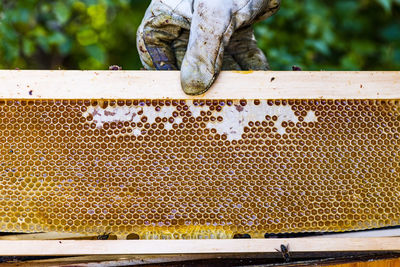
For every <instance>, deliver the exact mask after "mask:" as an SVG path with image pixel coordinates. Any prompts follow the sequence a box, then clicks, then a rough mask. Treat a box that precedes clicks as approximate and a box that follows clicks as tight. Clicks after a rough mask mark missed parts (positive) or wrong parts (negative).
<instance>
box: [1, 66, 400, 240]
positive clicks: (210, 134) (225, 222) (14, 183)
mask: <svg viewBox="0 0 400 267" xmlns="http://www.w3.org/2000/svg"><path fill="white" fill-rule="evenodd" d="M399 86H400V72H222V73H221V75H220V77H219V79H218V80H217V81H216V83H215V85H214V87H213V89H212V90H211V91H210V92H209V93H207V94H206V95H202V96H198V97H195V98H192V97H188V96H185V95H184V94H183V93H182V92H181V90H180V83H179V72H151V71H146V72H142V71H134V72H131V71H118V72H102V71H90V72H88V71H4V70H0V120H1V123H0V149H1V153H0V155H1V159H0V191H1V194H0V204H1V205H0V228H1V231H8V232H9V231H14V232H21V231H23V232H37V231H59V232H60V231H63V232H79V233H88V234H93V233H95V234H103V233H104V232H111V233H112V234H115V235H118V237H119V238H124V237H127V236H128V239H129V237H130V238H132V237H133V238H140V239H203V238H231V237H233V236H234V235H235V234H244V233H246V234H250V235H251V237H263V236H264V233H296V232H315V231H338V232H340V231H347V230H360V229H369V228H377V227H385V226H391V225H398V224H399V217H400V215H399V211H398V207H399V206H400V205H398V204H399V203H398V201H399V190H400V189H399V178H398V175H399V164H398V163H399V152H398V151H399V150H398V146H399V122H400V116H399V109H398V107H399V99H400V91H399V90H398V88H399ZM143 88H145V89H146V90H143ZM94 96H95V97H94ZM227 97H229V99H228V98H227ZM150 146H151V147H150ZM154 149H156V150H154ZM159 152H163V153H159ZM161 154H162V155H161ZM168 157H169V158H168ZM165 168H166V169H165ZM161 174H162V175H161ZM328 177H334V178H336V179H331V178H328ZM179 179H181V180H179ZM179 181H181V183H179ZM161 195H162V197H163V198H160V196H161ZM157 198H158V199H157ZM305 198H306V199H308V200H309V201H311V202H309V203H308V204H309V205H308V206H307V205H304V203H303V202H304V201H303V202H301V201H302V200H304V199H305ZM336 198H337V199H336ZM233 200H235V201H237V202H234V201H233ZM249 200H250V201H249ZM190 201H193V202H190ZM310 203H311V204H310ZM182 205H183V206H182ZM312 208H313V209H312ZM188 211H189V212H188ZM135 212H136V213H135ZM185 212H186V213H185ZM273 213H274V214H273ZM271 215H273V216H271ZM188 218H190V220H189V219H188Z"/></svg>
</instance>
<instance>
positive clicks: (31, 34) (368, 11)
mask: <svg viewBox="0 0 400 267" xmlns="http://www.w3.org/2000/svg"><path fill="white" fill-rule="evenodd" d="M149 2H150V1H144V0H80V1H78V0H52V1H51V0H18V1H16V0H0V68H16V67H18V68H21V69H25V68H28V69H58V68H61V69H107V68H108V66H109V65H112V64H118V65H120V66H122V67H123V68H124V69H139V68H140V67H141V64H140V61H139V58H138V55H137V51H136V41H135V38H136V37H135V34H136V30H137V27H138V25H139V24H140V21H141V19H142V17H143V14H144V11H145V9H146V7H147V5H148V4H149ZM256 35H257V39H258V42H259V45H260V47H261V48H262V49H263V50H264V51H265V52H266V54H267V56H268V58H269V61H270V64H271V66H272V68H273V69H275V70H287V69H289V68H290V67H291V66H292V65H299V66H301V67H303V69H305V70H320V69H323V70H378V69H379V70H398V69H400V0H354V1H352V0H335V1H328V0H307V1H296V0H282V7H281V10H280V11H279V12H278V13H277V15H275V16H274V17H272V18H270V19H269V20H267V21H264V22H259V23H257V25H256Z"/></svg>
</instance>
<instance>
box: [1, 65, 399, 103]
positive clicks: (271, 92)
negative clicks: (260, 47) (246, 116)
mask: <svg viewBox="0 0 400 267" xmlns="http://www.w3.org/2000/svg"><path fill="white" fill-rule="evenodd" d="M179 75H180V74H179V72H177V71H158V72H155V71H31V70H26V71H21V70H1V71H0V98H18V99H38V98H39V99H40V98H42V99H93V98H97V99H99V98H107V99H132V98H136V99H141V98H146V99H167V98H174V99H193V98H195V99H201V98H204V99H227V98H229V99H282V98H290V99H318V98H323V99H362V98H369V99H395V98H400V72H398V71H397V72H396V71H393V72H329V71H319V72H306V71H304V72H303V71H296V72H289V71H283V72H274V71H254V72H251V71H250V72H234V71H230V72H222V73H221V74H220V76H219V78H218V79H217V81H216V83H215V84H214V86H213V87H212V88H211V89H210V90H209V91H208V92H207V93H206V94H204V95H201V96H196V97H190V96H187V95H185V94H184V93H183V92H182V90H181V86H180V79H179Z"/></svg>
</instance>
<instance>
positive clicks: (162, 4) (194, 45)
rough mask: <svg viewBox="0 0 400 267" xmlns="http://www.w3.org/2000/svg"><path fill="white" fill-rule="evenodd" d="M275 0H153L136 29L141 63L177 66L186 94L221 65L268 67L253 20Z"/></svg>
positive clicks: (207, 82)
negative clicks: (256, 37)
mask: <svg viewBox="0 0 400 267" xmlns="http://www.w3.org/2000/svg"><path fill="white" fill-rule="evenodd" d="M279 7H280V0H152V2H151V3H150V6H149V7H148V9H147V11H146V14H145V16H144V18H143V21H142V23H141V25H140V27H139V29H138V33H137V47H138V51H139V55H140V59H141V61H142V63H143V66H144V67H145V68H146V69H150V70H154V69H157V70H178V69H181V84H182V89H183V90H184V92H185V93H186V94H189V95H199V94H203V93H205V92H206V91H207V90H208V89H209V88H210V86H211V85H212V83H213V82H214V80H215V78H216V77H217V76H218V74H219V72H220V71H221V69H223V70H268V69H269V65H268V62H267V59H266V57H265V55H264V53H263V52H262V51H261V49H259V48H258V47H257V44H256V40H255V37H254V32H253V28H252V24H253V23H255V22H256V21H259V20H263V19H266V18H268V17H270V16H272V15H273V14H275V13H276V12H277V11H278V10H279Z"/></svg>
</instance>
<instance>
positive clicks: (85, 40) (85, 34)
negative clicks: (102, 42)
mask: <svg viewBox="0 0 400 267" xmlns="http://www.w3.org/2000/svg"><path fill="white" fill-rule="evenodd" d="M76 37H77V39H78V42H79V44H81V45H83V46H88V45H91V44H95V43H97V41H98V36H97V33H95V32H94V31H93V30H92V29H85V30H82V31H80V32H78V34H77V36H76Z"/></svg>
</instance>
